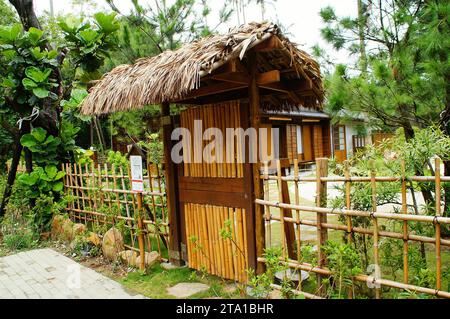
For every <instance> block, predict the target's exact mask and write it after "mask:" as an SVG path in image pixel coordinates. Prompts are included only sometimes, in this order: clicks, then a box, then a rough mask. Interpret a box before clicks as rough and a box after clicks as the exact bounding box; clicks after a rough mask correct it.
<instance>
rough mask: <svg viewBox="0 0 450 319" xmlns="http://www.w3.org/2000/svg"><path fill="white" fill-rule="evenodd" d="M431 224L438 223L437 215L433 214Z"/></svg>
mask: <svg viewBox="0 0 450 319" xmlns="http://www.w3.org/2000/svg"><path fill="white" fill-rule="evenodd" d="M433 224H435V225H436V224H439V220H438V216H434V218H433Z"/></svg>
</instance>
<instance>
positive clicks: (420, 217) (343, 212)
mask: <svg viewBox="0 0 450 319" xmlns="http://www.w3.org/2000/svg"><path fill="white" fill-rule="evenodd" d="M255 203H256V204H259V205H262V206H264V205H267V206H271V207H276V208H288V209H294V210H296V209H299V210H301V211H306V212H314V213H324V214H333V215H344V216H345V215H349V216H352V217H372V216H373V217H376V218H386V219H393V220H407V221H415V222H425V223H427V222H428V223H433V222H439V223H440V224H450V218H449V217H441V216H436V217H434V216H425V215H412V214H407V215H404V214H396V213H379V212H377V213H373V212H372V213H370V212H365V211H358V210H351V209H340V208H323V207H312V206H302V205H294V204H284V203H278V202H271V201H265V200H262V199H256V200H255ZM272 219H275V217H274V216H272ZM286 219H287V217H286ZM411 236H412V235H410V238H411Z"/></svg>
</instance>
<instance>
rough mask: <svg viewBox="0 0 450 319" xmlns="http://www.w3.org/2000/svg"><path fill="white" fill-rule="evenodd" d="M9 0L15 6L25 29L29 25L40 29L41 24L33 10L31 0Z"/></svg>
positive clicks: (28, 27)
mask: <svg viewBox="0 0 450 319" xmlns="http://www.w3.org/2000/svg"><path fill="white" fill-rule="evenodd" d="M9 2H10V3H11V4H12V5H13V6H14V8H16V10H17V13H18V14H19V17H20V21H21V22H22V25H23V27H24V29H25V30H28V29H30V28H31V27H33V28H36V29H41V24H40V23H39V20H38V18H37V16H36V13H35V12H34V8H33V0H9Z"/></svg>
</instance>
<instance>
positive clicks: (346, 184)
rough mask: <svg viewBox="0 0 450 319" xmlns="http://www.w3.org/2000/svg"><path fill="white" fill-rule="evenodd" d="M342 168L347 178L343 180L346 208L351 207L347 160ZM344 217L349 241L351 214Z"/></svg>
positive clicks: (351, 238)
mask: <svg viewBox="0 0 450 319" xmlns="http://www.w3.org/2000/svg"><path fill="white" fill-rule="evenodd" d="M344 169H345V178H346V179H347V181H346V182H345V207H346V208H347V209H351V208H352V204H351V195H350V193H351V182H350V168H349V164H348V161H345V163H344ZM346 219H347V242H348V243H351V242H352V241H353V236H352V227H353V226H352V218H351V216H347V217H346Z"/></svg>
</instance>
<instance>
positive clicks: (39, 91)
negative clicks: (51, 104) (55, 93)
mask: <svg viewBox="0 0 450 319" xmlns="http://www.w3.org/2000/svg"><path fill="white" fill-rule="evenodd" d="M33 94H34V95H36V96H37V97H38V98H40V99H45V98H46V97H48V95H49V94H50V91H49V90H46V89H44V88H35V89H33Z"/></svg>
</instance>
